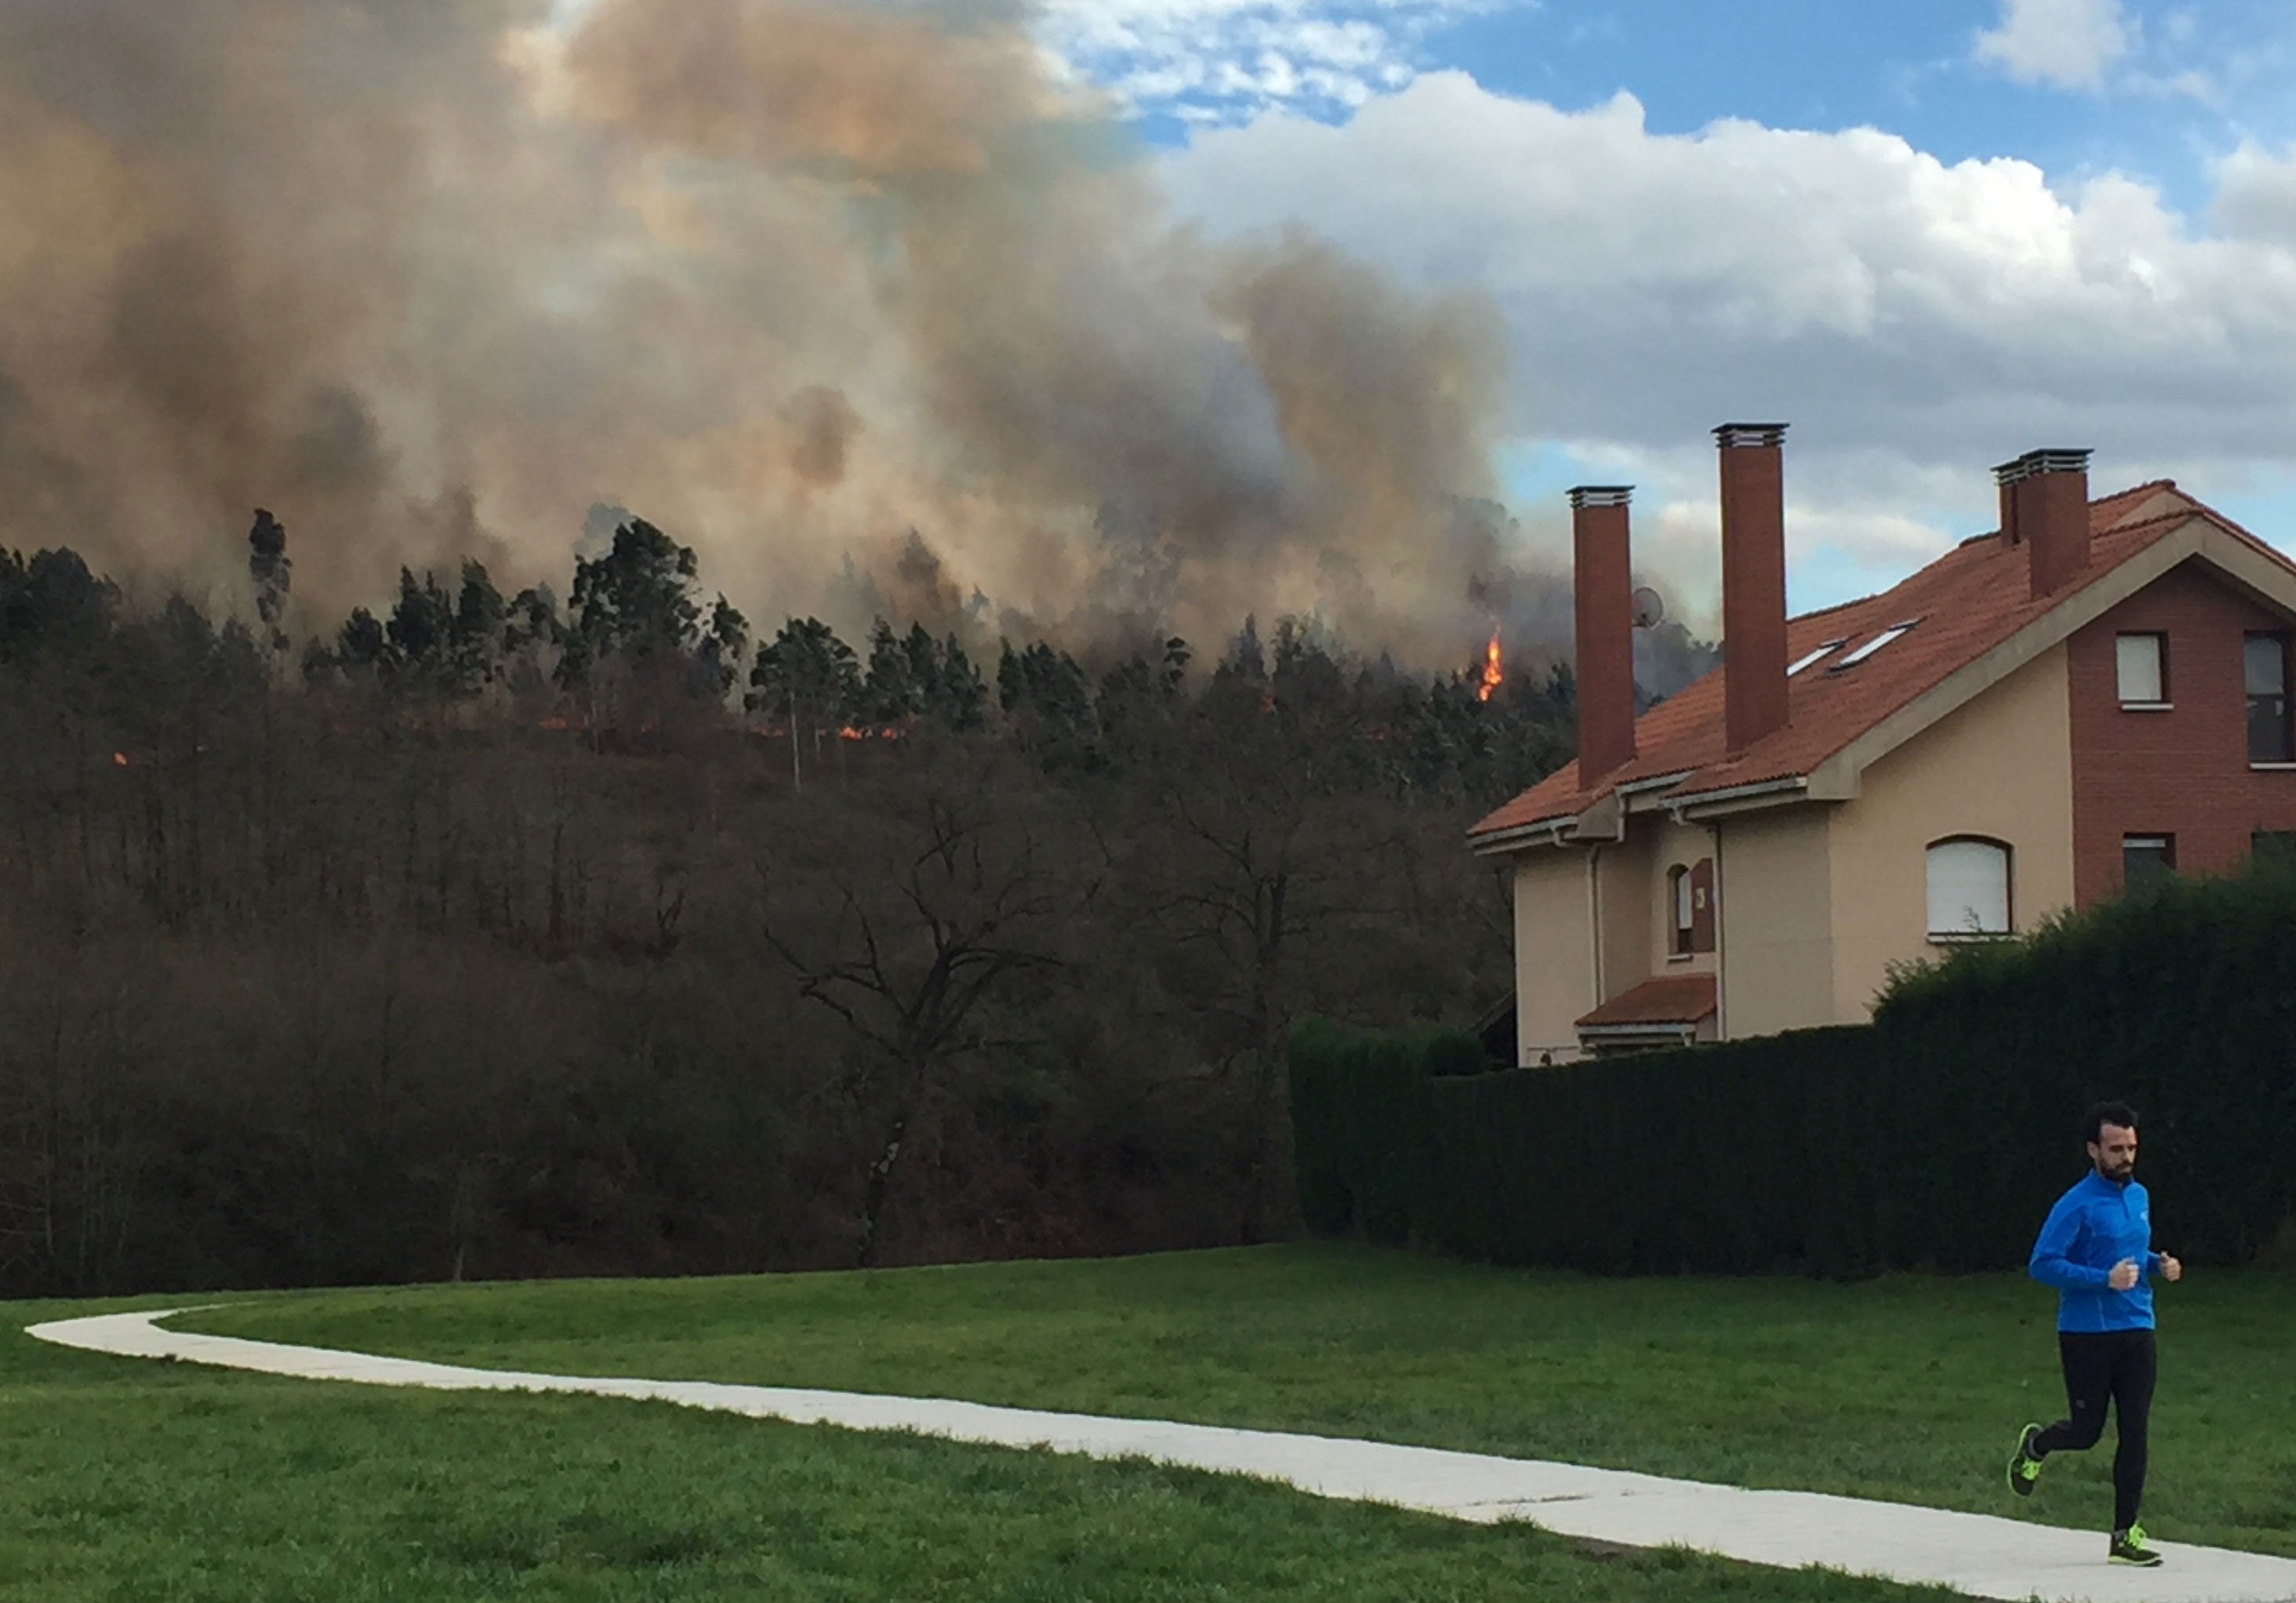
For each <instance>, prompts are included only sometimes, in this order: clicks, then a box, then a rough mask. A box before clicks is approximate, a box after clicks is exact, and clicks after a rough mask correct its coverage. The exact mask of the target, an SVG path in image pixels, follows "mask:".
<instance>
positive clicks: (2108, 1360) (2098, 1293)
mask: <svg viewBox="0 0 2296 1603" xmlns="http://www.w3.org/2000/svg"><path fill="white" fill-rule="evenodd" d="M2082 1131H2083V1133H2084V1134H2085V1135H2086V1136H2087V1139H2088V1161H2089V1163H2090V1164H2091V1170H2090V1172H2089V1173H2088V1175H2087V1178H2085V1179H2084V1180H2081V1182H2080V1183H2079V1185H2077V1186H2075V1187H2074V1188H2072V1189H2071V1190H2070V1191H2068V1192H2066V1193H2065V1194H2064V1195H2063V1196H2061V1197H2059V1198H2058V1199H2057V1205H2056V1206H2055V1207H2054V1208H2051V1209H2050V1210H2049V1217H2048V1221H2047V1222H2046V1223H2045V1224H2043V1225H2042V1226H2041V1234H2040V1237H2039V1239H2038V1240H2037V1241H2035V1242H2034V1243H2033V1258H2032V1262H2031V1264H2030V1268H2031V1270H2032V1275H2033V1278H2035V1279H2036V1280H2038V1281H2040V1282H2041V1283H2042V1284H2043V1285H2044V1286H2054V1287H2056V1288H2057V1351H2058V1353H2059V1355H2060V1356H2061V1357H2062V1359H2063V1360H2064V1369H2065V1399H2066V1401H2067V1402H2068V1403H2069V1404H2070V1405H2071V1410H2072V1411H2071V1416H2070V1417H2069V1418H2063V1419H2060V1420H2058V1421H2057V1422H2056V1423H2055V1424H2054V1425H2052V1426H2049V1427H2048V1428H2047V1429H2046V1430H2044V1429H2043V1428H2042V1427H2041V1426H2038V1425H2029V1426H2026V1427H2025V1429H2024V1432H2023V1434H2021V1435H2020V1436H2019V1437H2018V1438H2017V1451H2016V1452H2015V1453H2014V1454H2013V1455H2012V1456H2011V1458H2010V1459H2009V1490H2010V1491H2012V1492H2015V1493H2016V1494H2017V1495H2018V1496H2020V1497H2030V1496H2031V1495H2032V1494H2033V1483H2034V1482H2036V1481H2038V1480H2039V1479H2040V1478H2041V1461H2042V1460H2043V1459H2046V1458H2047V1457H2048V1456H2049V1455H2050V1454H2051V1453H2053V1452H2080V1451H2085V1450H2086V1449H2087V1448H2091V1447H2094V1446H2095V1445H2096V1442H2097V1438H2098V1437H2099V1436H2100V1435H2102V1434H2103V1433H2104V1405H2105V1403H2106V1402H2107V1400H2110V1401H2111V1402H2112V1405H2113V1410H2114V1414H2115V1417H2116V1418H2117V1420H2118V1422H2119V1434H2120V1446H2119V1448H2118V1449H2117V1451H2115V1452H2114V1453H2113V1455H2112V1546H2111V1548H2110V1549H2109V1550H2108V1551H2107V1555H2106V1556H2107V1558H2108V1559H2109V1560H2110V1561H2111V1562H2112V1563H2114V1564H2141V1565H2153V1564H2158V1563H2160V1562H2161V1555H2160V1554H2159V1553H2158V1552H2155V1551H2154V1550H2153V1549H2152V1548H2151V1547H2150V1546H2148V1545H2147V1544H2146V1542H2145V1540H2144V1527H2143V1526H2141V1525H2138V1524H2137V1523H2136V1507H2137V1505H2138V1504H2139V1503H2140V1502H2142V1501H2143V1500H2144V1431H2145V1423H2146V1419H2147V1417H2148V1416H2149V1415H2150V1414H2151V1413H2152V1411H2153V1287H2152V1285H2151V1279H2152V1277H2153V1276H2154V1275H2158V1276H2160V1277H2161V1278H2162V1279H2164V1280H2176V1279H2180V1278H2183V1276H2184V1273H2185V1266H2184V1265H2183V1264H2181V1263H2179V1262H2177V1261H2176V1260H2175V1259H2174V1258H2171V1257H2169V1255H2168V1254H2166V1253H2156V1252H2154V1251H2153V1204H2152V1201H2151V1199H2150V1198H2149V1197H2147V1196H2146V1195H2145V1191H2144V1187H2143V1186H2141V1185H2139V1184H2138V1183H2137V1181H2136V1114H2133V1113H2131V1112H2129V1111H2128V1108H2127V1107H2126V1106H2123V1105H2122V1104H2120V1103H2118V1102H2107V1103H2103V1104H2100V1105H2099V1106H2095V1107H2093V1108H2091V1109H2090V1110H2089V1113H2088V1118H2087V1121H2086V1122H2085V1123H2084V1124H2083V1126H2082Z"/></svg>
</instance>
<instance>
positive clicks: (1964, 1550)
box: [26, 1308, 2296, 1603]
mask: <svg viewBox="0 0 2296 1603" xmlns="http://www.w3.org/2000/svg"><path fill="white" fill-rule="evenodd" d="M196 1311H198V1310H196V1309H183V1308H176V1309H165V1310H161V1311H157V1312H147V1313H120V1314H104V1315H99V1316H97V1317H94V1318H92V1319H61V1320H58V1321H56V1322H54V1323H52V1324H45V1325H35V1326H32V1327H31V1328H29V1330H27V1331H26V1334H27V1335H29V1336H33V1337H35V1338H37V1339H38V1340H40V1341H44V1342H53V1343H55V1344H59V1345H61V1346H66V1347H78V1348H82V1349H85V1350H86V1351H88V1352H108V1353H115V1354H118V1355H119V1356H122V1357H128V1358H153V1359H161V1358H173V1359H178V1360H184V1361H187V1362H191V1363H199V1364H213V1365H218V1366H220V1367H223V1368H225V1369H254V1370H259V1371H261V1372H263V1373H265V1374H269V1375H288V1376H295V1377H300V1378H303V1379H307V1380H340V1381H355V1382H358V1383H360V1384H363V1385H403V1386H427V1387H432V1388H436V1389H439V1390H446V1391H481V1392H578V1393H590V1394H593V1395H596V1396H603V1397H631V1398H641V1399H648V1400H652V1401H658V1402H676V1403H682V1404H684V1405H685V1406H687V1407H690V1408H704V1409H717V1410H724V1411H726V1412H730V1413H737V1414H747V1415H750V1416H752V1417H754V1418H761V1419H781V1420H788V1421H791V1422H793V1423H796V1424H800V1425H839V1426H846V1427H848V1428H849V1429H854V1430H903V1431H914V1432H918V1433H921V1434H927V1435H935V1436H944V1437H947V1438H950V1439H952V1440H955V1441H959V1442H972V1443H987V1444H989V1445H993V1446H998V1447H1039V1446H1042V1447H1049V1448H1051V1449H1052V1450H1054V1451H1057V1452H1072V1453H1080V1454H1083V1455H1085V1456H1087V1457H1090V1458H1095V1459H1123V1458H1144V1459H1157V1460H1160V1461H1161V1462H1165V1463H1170V1464H1185V1465H1191V1466H1193V1467H1197V1468H1201V1469H1211V1470H1218V1471H1223V1472H1226V1473H1230V1474H1236V1475H1248V1476H1258V1477H1259V1478H1261V1479H1264V1480H1270V1481H1277V1482H1282V1483H1283V1484H1288V1485H1291V1486H1295V1487H1297V1488H1299V1489H1300V1491H1303V1492H1313V1493H1315V1494H1316V1495H1317V1496H1320V1497H1334V1498H1348V1499H1353V1500H1359V1501H1365V1502H1378V1503H1388V1504H1393V1505H1395V1506H1398V1507H1400V1508H1413V1509H1418V1510H1421V1511H1423V1512H1425V1513H1430V1514H1440V1515H1446V1516H1448V1517H1452V1518H1455V1519H1466V1520H1474V1521H1478V1522H1481V1523H1487V1524H1488V1523H1494V1522H1497V1521H1499V1520H1503V1519H1523V1520H1528V1521H1529V1522H1530V1523H1531V1524H1533V1525H1538V1526H1541V1527H1543V1528H1544V1529H1546V1530H1549V1531H1554V1532H1556V1533H1561V1534H1562V1535H1566V1536H1576V1537H1585V1538H1589V1539H1592V1540H1595V1541H1606V1542H1615V1543H1618V1544H1620V1545H1621V1546H1625V1547H1636V1548H1650V1547H1663V1546H1676V1545H1678V1546H1682V1547H1687V1548H1693V1549H1696V1550H1699V1551H1701V1552H1706V1553H1714V1554H1718V1555H1720V1556H1722V1557H1724V1558H1738V1559H1744V1560H1746V1561H1748V1562H1751V1563H1754V1564H1767V1565H1776V1566H1785V1567H1789V1568H1798V1567H1800V1566H1805V1565H1822V1566H1825V1567H1827V1568H1829V1569H1837V1570H1842V1571H1846V1572H1848V1573H1849V1574H1865V1575H1880V1576H1886V1577H1888V1578H1890V1579H1891V1580H1896V1581H1904V1582H1917V1583H1928V1584H1932V1585H1939V1586H1948V1587H1951V1588H1953V1589H1954V1590H1955V1591H1960V1592H1964V1593H1968V1594H1970V1595H1972V1596H1975V1597H1980V1598H2004V1599H2025V1598H2033V1597H2038V1598H2043V1599H2049V1600H2050V1603H2090V1600H2092V1599H2094V1600H2095V1603H2140V1600H2141V1603H2296V1559H2287V1558H2267V1557H2264V1556H2263V1555H2260V1554H2255V1553H2241V1552H2232V1551H2227V1550H2224V1549H2221V1548H2199V1547H2186V1546H2184V1545H2182V1544H2179V1543H2160V1544H2157V1545H2159V1546H2160V1548H2161V1552H2162V1553H2163V1554H2164V1555H2165V1556H2166V1558H2167V1560H2168V1562H2167V1563H2166V1564H2165V1565H2163V1566H2161V1567H2160V1568H2157V1569H2150V1570H2141V1569H2129V1568H2123V1567H2118V1566H2108V1565H2107V1564H2106V1563H2105V1562H2104V1536H2103V1533H2101V1532H2092V1531H2062V1530H2058V1529H2056V1528H2055V1527H2054V1526H2049V1525H2032V1524H2028V1523H2026V1522H2024V1521H2021V1520H2015V1519H2001V1518H1995V1517H1990V1516H1988V1515H1980V1514H1956V1513H1953V1512H1950V1511H1948V1510H1945V1509H1940V1508H1916V1507H1912V1506H1909V1505H1907V1504H1901V1503H1880V1502H1867V1501H1864V1500H1859V1499H1856V1498H1847V1497H1830V1496H1825V1495H1821V1494H1819V1493H1816V1492H1750V1491H1746V1490H1743V1489H1742V1488H1739V1487H1734V1486H1718V1485H1710V1484H1705V1483H1702V1482H1697V1481H1676V1480H1666V1479H1661V1477H1659V1476H1648V1475H1636V1474H1632V1473H1629V1472H1627V1471H1624V1470H1616V1469H1589V1468H1586V1467H1580V1466H1578V1465H1572V1464H1548V1463H1540V1462H1537V1461H1534V1460H1530V1459H1504V1458H1497V1457H1493V1456H1491V1455H1489V1454H1486V1453H1472V1452H1449V1451H1443V1450H1440V1449H1438V1448H1431V1447H1401V1446H1396V1445H1393V1444H1391V1443H1380V1442H1357V1441H1349V1440H1344V1439H1339V1438H1333V1437H1328V1436H1310V1435H1299V1434H1290V1433H1285V1432H1280V1431H1260V1430H1233V1429H1229V1428H1226V1427H1225V1426H1210V1425H1182V1424H1177V1423H1173V1422H1169V1421H1164V1420H1154V1419H1112V1418H1101V1417H1099V1416H1096V1415H1091V1414H1055V1413H1044V1412H1039V1411H1037V1410H1030V1409H1013V1408H993V1407H989V1406H988V1405H986V1404H983V1403H977V1402H950V1401H947V1400H945V1399H935V1398H914V1397H874V1396H866V1395H863V1394H860V1393H851V1392H815V1391H801V1390H795V1389H791V1388H785V1387H780V1386H753V1385H723V1384H719V1383H717V1382H713V1381H694V1380H632V1379H610V1378H594V1377H582V1376H569V1375H529V1374H521V1373H517V1372H514V1371H510V1370H500V1369H463V1368H460V1367H457V1366H455V1365H452V1364H434V1363H422V1362H418V1361H414V1360H408V1359H398V1358H379V1357H375V1356H373V1355H370V1354H367V1353H363V1352H332V1351H330V1350H328V1349H326V1348H323V1347H290V1346H283V1345H280V1344H275V1343H272V1342H255V1341H244V1340H241V1339H239V1338H237V1337H233V1336H198V1335H193V1334H191V1333H188V1332H184V1331H176V1330H163V1329H161V1328H160V1326H159V1323H158V1321H160V1320H161V1319H168V1318H169V1317H171V1316H172V1315H175V1314H178V1313H185V1312H196ZM2042 1495H2044V1496H2046V1492H2043V1493H2042ZM2003 1496H2004V1498H2005V1499H2006V1497H2007V1489H2006V1488H2004V1489H2003Z"/></svg>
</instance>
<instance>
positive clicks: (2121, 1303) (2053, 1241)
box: [2029, 1169, 2161, 1334]
mask: <svg viewBox="0 0 2296 1603" xmlns="http://www.w3.org/2000/svg"><path fill="white" fill-rule="evenodd" d="M2131 1258H2134V1259H2135V1260H2136V1270H2137V1273H2136V1285H2134V1286H2132V1287H2129V1288H2128V1290H2127V1291H2115V1290H2113V1289H2112V1287H2111V1286H2109V1285H2107V1284H2106V1281H2107V1279H2108V1278H2110V1276H2111V1275H2112V1266H2113V1265H2114V1264H2116V1263H2120V1262H2124V1261H2126V1260H2128V1259H2131ZM2029 1267H2030V1270H2031V1271H2032V1275H2033V1278H2035V1279H2036V1280H2038V1281H2039V1282H2040V1283H2041V1284H2042V1285H2044V1286H2054V1287H2056V1288H2057V1328H2058V1329H2059V1330H2063V1331H2071V1332H2076V1333H2082V1334H2094V1333H2095V1332H2098V1331H2104V1330H2150V1329H2152V1328H2153V1284H2152V1277H2153V1275H2155V1274H2157V1273H2158V1272H2160V1269H2161V1254H2158V1253H2156V1252H2154V1251H2153V1200H2152V1198H2151V1196H2149V1195H2148V1194H2147V1193H2146V1192H2145V1189H2144V1187H2143V1186H2142V1185H2140V1184H2138V1183H2137V1182H2136V1181H2135V1180H2129V1181H2128V1182H2127V1183H2126V1184H2121V1183H2118V1182H2116V1181H2113V1180H2107V1179H2105V1178H2104V1177H2103V1175H2101V1174H2099V1173H2097V1171H2095V1170H2094V1169H2092V1170H2090V1171H2089V1172H2088V1178H2087V1179H2086V1180H2082V1181H2081V1182H2080V1183H2079V1185H2077V1186H2075V1187H2074V1188H2072V1189H2071V1190H2070V1191H2068V1192H2066V1193H2065V1194H2064V1195H2063V1196H2061V1197H2059V1198H2057V1205H2056V1206H2055V1207H2054V1208H2051V1209H2050V1210H2049V1217H2048V1219H2047V1221H2046V1222H2045V1223H2044V1224H2043V1225H2042V1226H2041V1234H2040V1237H2039V1238H2038V1239H2037V1240H2036V1241H2035V1242H2034V1243H2033V1258H2032V1262H2031V1263H2030V1266H2029Z"/></svg>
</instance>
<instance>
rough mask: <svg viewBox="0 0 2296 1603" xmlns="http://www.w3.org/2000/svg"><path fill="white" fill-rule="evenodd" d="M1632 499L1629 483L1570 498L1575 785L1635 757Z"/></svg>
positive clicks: (1584, 489) (1583, 489) (1588, 488)
mask: <svg viewBox="0 0 2296 1603" xmlns="http://www.w3.org/2000/svg"><path fill="white" fill-rule="evenodd" d="M1633 496H1634V487H1633V486H1632V485H1628V484H1582V485H1580V486H1579V488H1578V489H1574V490H1572V491H1571V492H1570V561H1571V577H1572V588H1573V589H1574V591H1575V592H1576V594H1577V600H1578V613H1577V617H1578V634H1579V662H1578V668H1577V672H1578V676H1579V784H1581V785H1591V784H1593V783H1594V782H1595V780H1597V779H1599V778H1601V777H1603V775H1605V774H1607V773H1609V772H1611V770H1612V769H1617V768H1619V767H1621V766H1622V765H1624V764H1626V763H1628V762H1631V761H1633V760H1634V756H1635V581H1634V570H1633V566H1632V563H1631V562H1630V560H1629V557H1628V549H1627V503H1628V501H1629V500H1630V499H1631V498H1632V497H1633Z"/></svg>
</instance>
